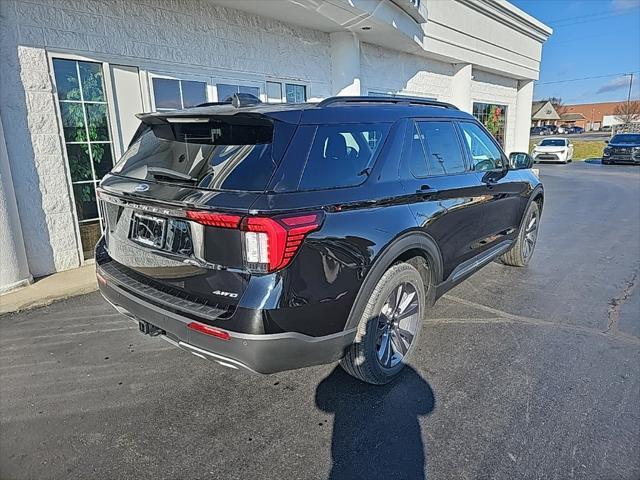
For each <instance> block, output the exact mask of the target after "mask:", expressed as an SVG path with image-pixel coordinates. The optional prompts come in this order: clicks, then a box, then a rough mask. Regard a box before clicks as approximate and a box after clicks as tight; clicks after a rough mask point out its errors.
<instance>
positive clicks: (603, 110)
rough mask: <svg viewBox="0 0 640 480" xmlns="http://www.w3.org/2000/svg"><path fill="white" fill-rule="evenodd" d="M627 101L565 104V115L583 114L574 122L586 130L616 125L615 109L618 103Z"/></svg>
mask: <svg viewBox="0 0 640 480" xmlns="http://www.w3.org/2000/svg"><path fill="white" fill-rule="evenodd" d="M624 103H626V102H603V103H581V104H576V105H564V107H563V113H564V115H581V116H582V119H579V118H577V119H576V120H574V121H573V124H574V125H576V126H577V127H582V128H584V130H585V131H587V132H588V131H593V130H600V129H601V128H602V127H607V126H612V125H615V124H616V123H617V122H616V120H615V114H614V112H615V110H616V107H618V105H622V104H624ZM605 118H606V121H605Z"/></svg>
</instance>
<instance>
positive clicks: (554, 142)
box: [540, 138, 566, 147]
mask: <svg viewBox="0 0 640 480" xmlns="http://www.w3.org/2000/svg"><path fill="white" fill-rule="evenodd" d="M540 146H541V147H565V146H566V143H565V141H564V140H561V139H559V138H549V139H544V140H542V141H541V142H540Z"/></svg>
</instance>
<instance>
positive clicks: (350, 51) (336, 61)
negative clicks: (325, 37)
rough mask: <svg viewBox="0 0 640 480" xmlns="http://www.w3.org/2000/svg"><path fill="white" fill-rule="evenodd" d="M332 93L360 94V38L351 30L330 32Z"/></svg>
mask: <svg viewBox="0 0 640 480" xmlns="http://www.w3.org/2000/svg"><path fill="white" fill-rule="evenodd" d="M330 40H331V93H332V94H333V95H360V94H361V93H360V40H358V37H357V36H356V35H355V34H354V33H351V32H336V33H332V34H330Z"/></svg>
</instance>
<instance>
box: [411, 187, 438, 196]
mask: <svg viewBox="0 0 640 480" xmlns="http://www.w3.org/2000/svg"><path fill="white" fill-rule="evenodd" d="M437 192H438V189H436V188H431V187H430V186H429V185H420V188H419V189H418V190H416V193H420V194H422V195H428V194H430V193H437Z"/></svg>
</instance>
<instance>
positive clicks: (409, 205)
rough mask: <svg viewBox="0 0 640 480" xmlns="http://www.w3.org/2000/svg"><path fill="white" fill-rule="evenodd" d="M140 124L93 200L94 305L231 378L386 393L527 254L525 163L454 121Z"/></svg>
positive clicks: (532, 186) (265, 118)
mask: <svg viewBox="0 0 640 480" xmlns="http://www.w3.org/2000/svg"><path fill="white" fill-rule="evenodd" d="M139 118H140V120H141V121H142V124H141V126H140V128H139V129H138V131H137V133H136V135H135V137H134V139H133V141H132V143H131V145H130V146H129V149H128V150H127V152H126V153H125V154H124V156H123V157H122V159H121V160H120V161H119V162H118V163H117V164H116V166H115V167H114V168H113V170H112V172H111V173H110V174H108V175H107V176H106V177H105V178H104V179H103V180H102V183H101V187H100V189H99V192H98V196H99V199H100V206H101V209H102V212H103V216H104V218H105V220H106V229H105V234H104V238H102V239H101V240H100V242H99V244H98V245H97V247H96V265H97V268H96V269H97V277H98V281H99V285H100V290H101V291H102V294H103V295H104V296H105V298H106V299H107V300H108V301H109V302H111V303H112V304H113V305H114V306H115V308H116V309H117V310H118V311H120V312H121V313H123V314H124V315H127V316H129V317H131V318H132V319H134V320H135V321H137V322H138V323H139V326H140V330H141V331H142V332H144V333H146V334H151V335H161V336H162V337H163V338H165V339H166V340H168V341H170V342H171V343H174V344H175V345H177V346H180V347H182V348H184V349H186V350H188V351H190V352H192V353H194V354H195V355H197V356H199V357H204V358H209V359H212V360H214V361H216V362H218V363H220V364H222V365H224V366H227V367H231V368H245V369H249V370H252V371H255V372H261V373H272V372H277V371H281V370H287V369H293V368H299V367H304V366H308V365H316V364H322V363H328V362H333V361H337V360H340V362H341V364H342V366H343V367H344V369H345V370H346V371H347V372H349V373H350V374H352V375H354V376H355V377H357V378H360V379H362V380H364V381H366V382H370V383H374V384H382V383H386V382H388V381H389V380H391V379H392V378H393V377H394V376H395V375H396V374H398V372H399V371H400V370H401V369H402V367H403V364H404V363H405V361H406V360H407V357H408V355H409V354H410V353H411V350H412V349H413V348H414V347H415V345H416V338H417V336H418V334H419V332H420V326H421V324H422V322H423V321H424V319H425V318H426V317H427V316H428V308H429V306H430V305H432V304H433V303H434V302H435V300H436V299H437V298H438V297H440V296H441V295H442V294H443V293H444V292H446V291H447V290H449V289H450V288H452V287H453V286H454V285H456V284H457V283H459V282H460V281H462V280H463V279H465V278H466V277H468V276H469V275H471V274H472V273H474V272H476V271H477V270H478V269H480V268H481V267H482V266H484V265H486V264H487V263H489V262H491V261H492V260H494V259H497V258H499V257H500V258H501V259H502V261H503V262H504V263H506V264H508V265H516V266H524V265H527V263H528V262H529V260H530V258H531V255H532V254H533V249H534V247H535V243H536V234H537V228H538V223H539V219H540V214H541V210H542V204H543V189H542V185H541V183H540V181H539V180H538V178H537V177H536V175H535V174H534V173H533V172H532V171H531V170H530V167H531V164H532V159H531V157H529V156H528V155H527V154H526V153H515V154H512V155H511V157H510V158H507V157H506V156H505V155H504V153H503V151H502V150H501V148H500V146H499V145H498V144H497V143H496V141H495V140H494V139H493V138H492V137H491V135H490V134H489V133H488V132H487V131H486V130H485V129H484V128H483V127H482V125H480V124H479V123H478V122H477V121H476V120H475V118H473V117H472V116H471V115H469V114H467V113H463V112H461V111H459V110H458V109H457V108H455V107H454V106H452V105H449V104H446V103H441V102H435V101H427V100H423V99H412V98H377V97H334V98H329V99H327V100H324V101H322V102H320V103H317V104H280V105H268V104H261V103H260V102H259V101H258V100H257V99H255V97H253V98H251V97H247V96H243V95H236V96H234V98H233V101H232V102H229V103H219V104H206V105H203V106H199V107H196V108H191V109H187V110H178V111H171V112H158V113H149V114H141V115H139Z"/></svg>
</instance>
